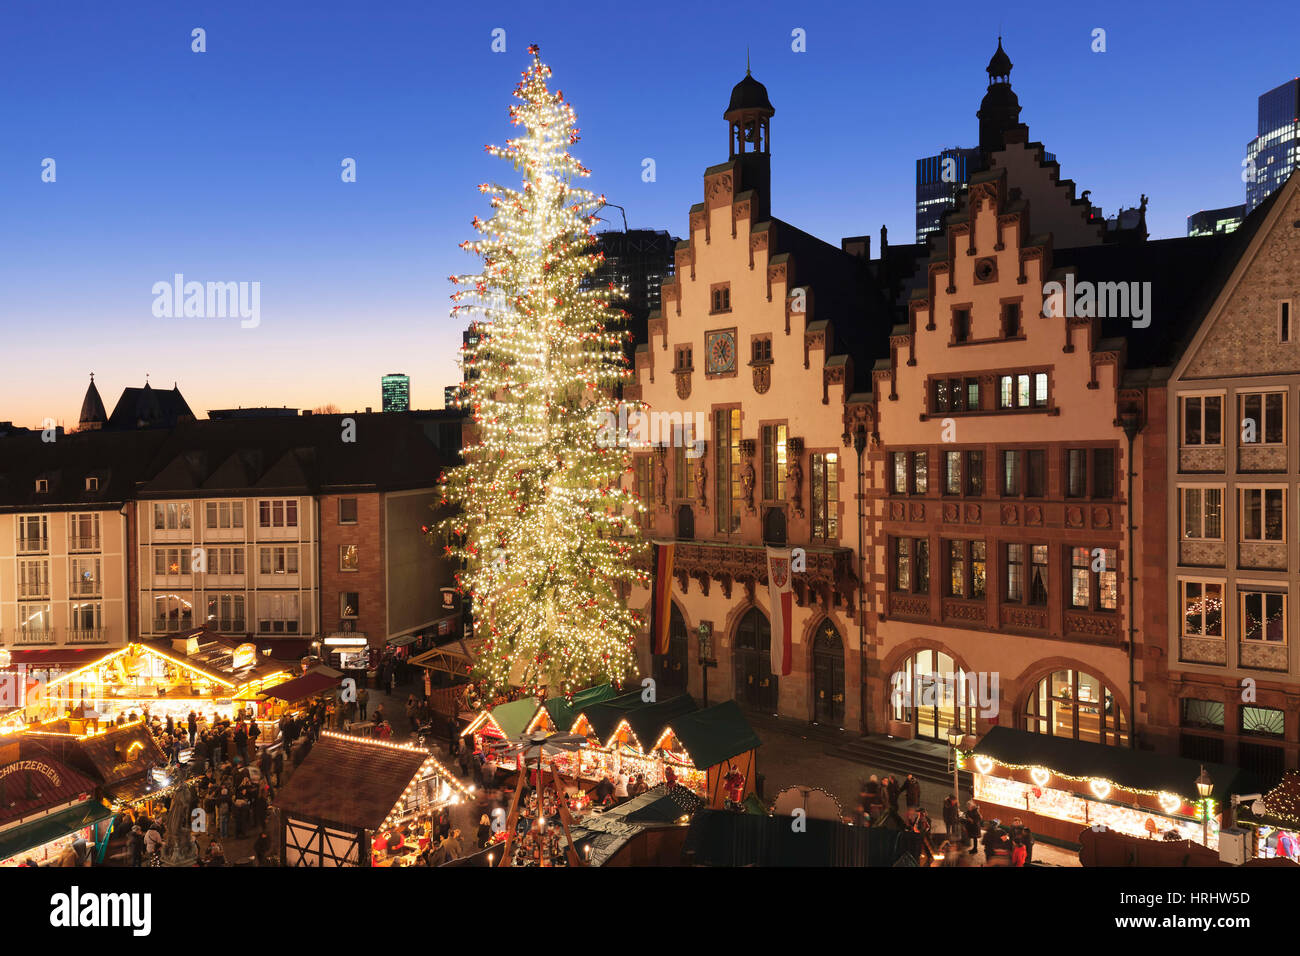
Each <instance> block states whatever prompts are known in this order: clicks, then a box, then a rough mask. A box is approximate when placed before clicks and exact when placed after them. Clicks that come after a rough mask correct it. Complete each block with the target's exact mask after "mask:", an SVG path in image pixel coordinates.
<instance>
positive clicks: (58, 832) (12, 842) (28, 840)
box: [0, 801, 113, 860]
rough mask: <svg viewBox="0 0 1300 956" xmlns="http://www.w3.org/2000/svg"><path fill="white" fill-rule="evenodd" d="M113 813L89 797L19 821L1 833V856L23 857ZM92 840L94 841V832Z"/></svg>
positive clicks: (4, 858)
mask: <svg viewBox="0 0 1300 956" xmlns="http://www.w3.org/2000/svg"><path fill="white" fill-rule="evenodd" d="M112 815H113V811H112V810H110V809H109V808H108V807H106V806H104V805H103V804H102V803H98V802H96V801H89V802H86V803H83V804H81V805H80V806H76V807H70V808H69V809H67V810H60V811H59V812H58V813H51V814H50V815H49V816H46V817H41V818H40V819H39V820H32V821H31V822H30V823H23V824H19V825H18V826H16V827H12V828H10V829H8V830H5V831H4V832H3V833H0V860H7V859H9V858H10V857H11V856H18V857H21V856H22V855H23V854H24V853H26V852H27V851H29V850H34V849H36V848H37V847H42V846H44V845H45V844H47V843H49V842H50V841H51V840H57V839H58V838H59V837H61V836H67V835H68V834H69V833H72V832H74V831H76V830H80V829H81V828H82V827H88V826H92V825H94V824H96V823H98V822H99V821H100V820H104V819H107V818H108V817H111V816H112ZM91 842H94V838H93V836H92V838H91Z"/></svg>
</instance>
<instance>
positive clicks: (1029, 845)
mask: <svg viewBox="0 0 1300 956" xmlns="http://www.w3.org/2000/svg"><path fill="white" fill-rule="evenodd" d="M1011 838H1012V839H1013V840H1017V841H1019V843H1020V845H1021V846H1023V847H1024V848H1025V863H1024V865H1025V866H1028V865H1029V864H1030V863H1032V862H1034V831H1033V830H1031V829H1029V827H1027V826H1025V824H1024V821H1023V820H1021V819H1020V818H1019V817H1016V818H1015V819H1014V820H1012V821H1011Z"/></svg>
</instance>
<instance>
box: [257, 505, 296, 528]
mask: <svg viewBox="0 0 1300 956" xmlns="http://www.w3.org/2000/svg"><path fill="white" fill-rule="evenodd" d="M257 524H258V527H260V528H296V527H298V499H297V498H287V499H274V500H271V501H259V502H258V503H257Z"/></svg>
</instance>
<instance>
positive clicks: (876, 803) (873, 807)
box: [866, 773, 884, 817]
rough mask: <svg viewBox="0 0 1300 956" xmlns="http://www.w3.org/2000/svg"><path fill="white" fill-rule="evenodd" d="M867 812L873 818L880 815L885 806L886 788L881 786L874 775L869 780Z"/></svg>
mask: <svg viewBox="0 0 1300 956" xmlns="http://www.w3.org/2000/svg"><path fill="white" fill-rule="evenodd" d="M866 794H867V812H868V813H869V814H871V816H873V817H876V816H879V815H880V810H881V808H882V807H883V806H884V788H883V787H881V785H880V780H879V779H878V778H877V777H876V775H875V774H874V773H873V774H872V775H871V776H870V777H869V778H868V780H867V785H866Z"/></svg>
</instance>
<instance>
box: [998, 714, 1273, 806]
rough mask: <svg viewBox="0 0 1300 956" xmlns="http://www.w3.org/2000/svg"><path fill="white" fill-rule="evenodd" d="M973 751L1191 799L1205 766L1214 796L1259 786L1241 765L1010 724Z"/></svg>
mask: <svg viewBox="0 0 1300 956" xmlns="http://www.w3.org/2000/svg"><path fill="white" fill-rule="evenodd" d="M973 752H974V753H975V754H977V755H978V756H982V757H991V758H993V759H994V760H996V761H998V762H1000V763H1005V764H1010V765H1012V766H1015V767H1042V768H1044V769H1045V770H1051V771H1056V772H1057V773H1062V774H1066V775H1068V776H1071V777H1081V778H1090V777H1099V778H1101V779H1103V780H1109V781H1110V782H1111V783H1113V784H1115V785H1116V786H1118V787H1123V788H1125V789H1130V790H1145V791H1151V792H1159V791H1168V792H1169V793H1173V794H1177V795H1178V796H1181V797H1183V798H1184V799H1187V800H1191V801H1195V800H1197V799H1199V797H1198V795H1197V793H1196V778H1197V777H1199V776H1200V773H1201V767H1202V766H1204V767H1205V769H1206V771H1207V772H1208V773H1209V775H1210V777H1211V778H1212V779H1213V780H1214V794H1213V796H1214V799H1216V800H1217V801H1219V803H1224V802H1226V801H1227V799H1228V796H1229V795H1230V794H1233V793H1249V792H1251V791H1252V790H1254V789H1255V783H1254V777H1253V775H1252V774H1250V773H1248V772H1247V771H1245V770H1241V769H1239V768H1237V767H1228V766H1225V765H1224V764H1217V763H1205V762H1203V761H1200V760H1189V759H1187V758H1185V757H1174V756H1170V755H1168V754H1158V753H1152V752H1151V751H1148V750H1134V749H1132V748H1130V747H1108V746H1106V745H1105V744H1094V743H1089V742H1088V741H1086V740H1070V739H1067V738H1064V737H1051V736H1049V735H1047V734H1033V733H1030V732H1029V731H1027V730H1015V729H1013V728H1011V727H994V728H993V729H992V730H990V731H989V732H988V733H987V734H985V735H984V737H983V739H982V740H980V742H979V743H978V744H977V745H976V747H975V749H974V751H973Z"/></svg>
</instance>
